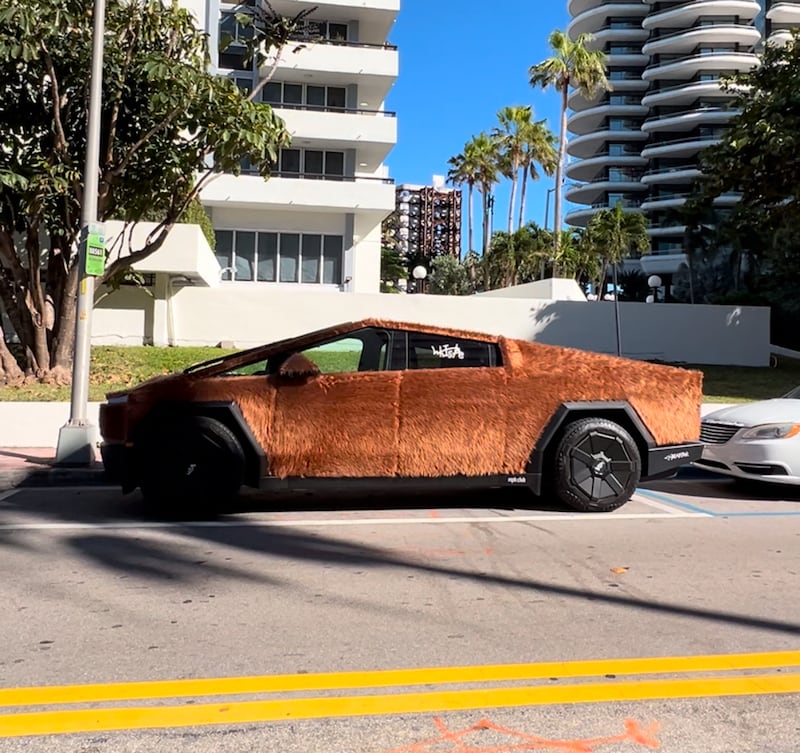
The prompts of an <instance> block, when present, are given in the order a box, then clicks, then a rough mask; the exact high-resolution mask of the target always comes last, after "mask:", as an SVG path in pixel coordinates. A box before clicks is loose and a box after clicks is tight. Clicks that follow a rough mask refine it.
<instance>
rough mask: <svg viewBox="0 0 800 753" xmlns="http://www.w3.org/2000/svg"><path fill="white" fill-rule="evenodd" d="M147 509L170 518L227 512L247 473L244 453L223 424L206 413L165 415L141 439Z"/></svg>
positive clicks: (154, 513)
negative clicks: (245, 471)
mask: <svg viewBox="0 0 800 753" xmlns="http://www.w3.org/2000/svg"><path fill="white" fill-rule="evenodd" d="M138 444H139V447H140V450H139V453H138V456H139V471H140V483H139V486H140V487H141V490H142V496H143V497H144V502H145V507H146V511H147V512H148V513H149V514H151V515H157V516H159V517H167V518H173V519H174V518H181V519H186V518H204V517H208V516H212V515H215V514H217V513H220V512H224V511H225V510H226V509H228V508H229V506H230V505H231V504H232V503H233V501H234V500H235V498H236V496H237V494H238V493H239V489H240V488H241V485H242V480H243V475H244V465H245V458H244V451H243V450H242V446H241V444H240V443H239V440H238V439H237V438H236V436H235V434H234V433H233V432H232V431H231V430H230V429H229V428H228V427H227V426H225V424H223V423H221V422H220V421H217V420H216V419H213V418H208V417H207V416H175V417H165V418H164V419H161V420H159V422H158V423H157V424H155V425H154V426H152V427H151V429H150V431H148V432H147V434H146V435H145V437H144V438H143V439H142V440H140V442H139V443H138Z"/></svg>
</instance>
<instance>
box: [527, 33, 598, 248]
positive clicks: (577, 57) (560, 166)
mask: <svg viewBox="0 0 800 753" xmlns="http://www.w3.org/2000/svg"><path fill="white" fill-rule="evenodd" d="M591 40H592V35H591V34H581V35H580V36H578V38H577V39H575V40H574V41H573V40H571V39H570V38H569V37H568V36H567V35H566V34H565V33H564V32H563V31H559V30H558V29H556V30H555V31H554V32H553V33H552V34H550V38H549V39H548V43H549V45H550V49H551V50H552V51H553V53H554V55H553V56H552V57H549V58H547V59H546V60H543V61H542V62H541V63H537V64H536V65H532V66H531V67H530V69H529V70H528V75H529V76H530V84H531V86H534V87H541V88H542V89H547V88H548V87H549V86H553V87H555V88H556V89H557V90H558V91H559V92H561V125H560V128H559V136H558V163H557V165H556V190H555V212H554V218H553V227H554V228H555V229H556V230H557V231H558V230H560V229H561V200H562V196H561V192H562V190H563V187H564V163H565V159H566V153H567V97H568V95H569V90H570V88H573V89H577V90H578V91H579V92H580V93H581V95H582V96H583V97H584V98H586V99H594V97H596V96H597V94H598V93H599V92H600V91H604V90H608V89H610V88H611V86H610V84H609V82H608V79H607V78H606V73H605V59H606V56H605V54H604V53H603V52H602V51H601V50H590V49H588V45H589V42H590V41H591ZM560 236H561V234H560V233H559V232H554V233H553V239H554V241H553V254H554V258H555V260H556V262H557V260H558V247H559V243H560Z"/></svg>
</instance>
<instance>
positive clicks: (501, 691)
mask: <svg viewBox="0 0 800 753" xmlns="http://www.w3.org/2000/svg"><path fill="white" fill-rule="evenodd" d="M790 667H800V651H780V652H771V653H755V654H728V655H710V656H675V657H653V658H638V659H602V660H595V661H575V662H548V663H543V664H501V665H494V666H474V667H440V668H428V669H393V670H379V671H371V672H337V673H320V674H309V675H267V676H261V677H225V678H217V679H200V680H158V681H154V682H131V683H112V684H98V685H63V686H53V687H29V688H0V707H2V708H3V709H11V713H0V737H20V736H28V735H53V734H65V733H80V732H99V731H110V730H123V729H142V728H163V727H191V726H200V725H209V724H244V723H256V722H272V721H281V720H290V719H315V718H321V717H347V716H374V715H384V714H410V713H428V712H445V711H457V710H466V709H487V708H498V707H511V706H536V705H556V704H568V703H569V704H572V703H591V702H611V701H640V700H658V699H669V698H701V697H708V696H736V695H765V694H777V693H798V692H800V673H782V672H778V671H777V670H782V669H786V668H790ZM741 670H749V671H753V670H762V671H763V670H776V671H774V672H772V673H769V674H744V675H735V676H731V675H730V673H731V672H735V671H741ZM687 673H690V674H697V673H706V674H710V673H727V674H725V675H723V676H713V677H693V678H682V679H672V678H670V679H664V678H662V679H641V680H618V679H616V678H618V677H620V676H623V677H624V676H628V675H658V674H665V675H681V674H687ZM596 677H604V678H606V679H605V681H603V682H577V683H567V684H565V683H562V682H560V681H561V680H565V679H573V680H574V679H578V678H596ZM552 678H554V679H557V680H558V681H559V682H558V684H556V683H555V682H552ZM531 680H548V681H549V682H548V684H538V685H523V686H519V685H516V686H510V687H509V686H498V687H480V688H466V689H460V690H435V691H427V690H420V689H419V688H420V687H421V686H427V685H453V686H462V685H472V684H482V685H486V684H490V683H495V684H497V683H512V682H516V683H519V682H526V681H531ZM379 688H383V689H389V688H390V689H394V690H395V692H393V693H384V694H372V693H370V694H358V695H344V696H343V695H335V694H336V693H339V694H341V693H342V692H347V691H358V690H362V691H363V690H376V689H379ZM412 688H414V689H415V690H414V691H413V692H408V691H407V690H400V689H412ZM313 691H327V692H329V693H331V695H328V696H323V697H303V698H298V697H295V696H288V697H281V698H266V699H258V700H241V699H240V700H226V701H224V702H221V701H215V702H213V703H204V704H190V703H186V704H184V705H171V706H153V705H150V706H136V707H132V706H126V705H120V706H116V707H114V706H111V707H104V708H98V709H87V708H66V709H65V708H48V709H47V710H35V711H24V712H21V711H15V710H14V708H12V707H27V708H38V709H40V708H41V707H42V706H46V707H63V706H70V705H71V706H75V705H77V704H97V703H112V702H114V703H120V704H122V703H129V702H131V701H144V700H146V701H155V700H160V699H167V698H170V699H179V698H184V699H195V698H209V697H216V698H221V697H226V699H227V698H230V697H232V696H242V695H247V696H251V697H252V696H260V695H267V694H288V693H293V694H297V693H309V692H313Z"/></svg>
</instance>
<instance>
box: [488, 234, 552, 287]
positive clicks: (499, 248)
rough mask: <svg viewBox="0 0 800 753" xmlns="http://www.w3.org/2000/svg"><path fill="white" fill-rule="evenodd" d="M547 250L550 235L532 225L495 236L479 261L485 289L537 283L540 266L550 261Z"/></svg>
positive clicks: (549, 243)
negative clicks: (481, 266) (486, 253)
mask: <svg viewBox="0 0 800 753" xmlns="http://www.w3.org/2000/svg"><path fill="white" fill-rule="evenodd" d="M551 248H552V239H551V235H550V233H549V232H547V231H546V230H542V229H541V228H540V227H538V226H537V225H536V223H533V222H531V223H529V224H527V225H524V226H523V227H521V228H520V229H519V230H517V231H516V232H514V233H512V234H509V233H506V232H504V231H498V232H496V233H495V234H494V235H493V236H492V243H491V245H490V247H489V253H488V255H487V256H486V258H485V259H484V260H483V264H484V266H485V277H487V278H488V281H489V283H488V289H490V290H491V289H495V288H504V287H509V286H511V285H521V284H523V283H526V282H533V281H534V280H538V279H541V277H542V274H541V270H542V267H543V263H544V262H545V261H546V260H547V259H548V258H549V257H550V254H551Z"/></svg>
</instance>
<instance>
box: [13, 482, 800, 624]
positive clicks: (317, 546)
mask: <svg viewBox="0 0 800 753" xmlns="http://www.w3.org/2000/svg"><path fill="white" fill-rule="evenodd" d="M512 491H515V492H517V493H519V490H509V492H512ZM64 495H69V496H70V497H71V499H65V498H64ZM514 497H515V495H514V494H511V493H509V494H506V493H505V492H503V493H499V494H497V493H494V492H493V493H491V496H487V493H485V492H484V493H480V494H474V495H464V494H457V495H454V494H449V495H441V496H439V495H437V496H436V497H435V498H434V496H433V495H425V496H424V497H421V498H419V499H416V500H415V502H414V505H415V506H417V507H426V508H427V507H431V506H434V505H433V503H434V502H435V506H436V507H437V508H439V509H442V508H447V507H452V508H459V509H462V508H465V507H470V505H472V506H474V507H480V508H482V509H485V508H487V507H488V508H490V509H502V508H507V509H511V508H512V507H517V508H518V505H517V504H515V503H516V502H518V498H517V499H516V500H514ZM255 499H257V497H256V498H255ZM347 499H348V505H347V510H348V511H349V510H354V509H355V510H357V509H383V510H386V509H396V508H397V509H399V508H403V509H408V508H409V506H410V505H409V500H408V498H407V497H396V498H395V497H392V496H387V495H383V496H382V497H381V498H380V501H379V500H378V499H376V498H375V497H368V496H365V498H364V499H363V500H362V502H363V507H359V506H358V504H355V505H353V500H352V497H351V496H348V497H347ZM448 500H449V504H448ZM512 500H514V502H512ZM292 501H293V504H292V506H291V507H288V500H286V499H283V500H281V499H279V500H278V502H279V504H278V507H281V508H284V509H291V510H295V511H300V510H302V511H306V510H309V511H311V510H324V509H336V510H339V511H341V501H337V500H336V499H332V498H330V497H327V496H326V497H315V498H313V501H312V502H311V504H305V503H304V504H298V500H297V499H296V498H295V499H293V500H292ZM401 502H402V503H401ZM271 507H272V506H271ZM136 509H137V500H136V498H134V497H131V498H130V500H129V501H125V502H123V501H122V498H121V497H120V495H119V494H116V493H113V492H109V491H107V490H84V491H82V492H77V491H71V492H70V491H69V490H63V494H59V493H58V492H56V491H55V490H51V491H49V492H46V493H42V492H40V493H39V494H36V493H35V492H33V491H29V490H26V491H23V492H20V493H19V494H16V495H13V496H12V497H10V498H9V499H7V500H5V501H4V502H3V503H2V505H0V510H4V511H6V512H7V513H12V514H15V516H18V515H22V516H23V518H24V520H26V521H30V520H31V518H34V519H38V521H40V522H41V523H43V524H45V526H46V525H47V524H48V523H49V524H54V523H58V527H57V530H58V531H59V533H60V534H62V535H63V536H64V539H63V543H64V544H66V545H67V546H69V547H70V548H72V549H73V550H75V551H76V552H79V553H80V554H81V555H83V556H84V557H86V558H87V559H88V560H91V561H93V562H95V563H97V564H99V565H101V566H104V567H106V568H109V569H111V570H114V571H117V572H119V571H124V572H128V573H132V574H136V575H138V576H140V577H142V578H147V579H170V580H177V581H192V580H194V579H195V578H198V577H203V578H205V577H207V576H208V572H209V571H208V569H207V568H209V567H212V568H213V572H216V573H217V574H218V575H221V576H228V577H239V578H243V579H247V580H251V581H253V582H254V585H255V584H258V585H260V586H266V587H278V586H285V584H286V582H287V581H288V579H289V578H288V575H287V577H283V576H282V573H283V572H286V573H289V574H290V573H291V565H292V563H296V562H302V563H311V564H318V565H322V566H324V567H336V566H347V567H353V566H355V567H359V568H364V569H366V568H382V569H386V568H392V569H395V570H397V572H398V577H400V576H401V575H402V576H405V577H408V576H409V574H410V573H411V574H413V573H415V572H417V573H419V572H422V573H427V574H431V575H436V576H444V577H447V578H458V579H463V580H466V581H471V582H473V583H478V584H481V585H485V586H487V587H492V586H500V587H502V588H504V589H513V590H518V591H520V592H525V593H528V594H531V593H533V594H538V595H542V596H556V597H560V598H565V599H569V600H571V601H572V602H573V603H574V604H575V606H576V608H586V607H589V608H590V607H591V605H592V604H599V603H604V604H609V605H613V606H619V607H623V608H625V609H628V610H633V611H639V612H643V613H661V614H671V615H679V616H684V617H691V618H693V619H697V620H702V621H704V622H708V623H712V624H713V623H725V624H728V625H738V626H742V627H749V628H755V629H759V630H765V631H771V632H778V633H788V634H791V635H800V624H797V623H794V622H788V621H783V620H779V619H770V618H767V617H757V616H753V615H747V614H741V613H737V612H726V611H718V610H713V609H703V608H700V607H694V606H687V605H684V604H680V603H673V602H667V601H654V600H648V599H644V598H639V597H636V596H633V595H630V594H625V593H619V592H618V593H607V592H603V591H595V590H591V589H588V588H580V587H573V586H569V585H563V584H556V583H550V582H547V581H544V580H540V579H537V578H534V577H510V576H507V575H502V574H498V573H493V572H487V571H486V570H485V569H477V568H471V567H468V566H451V565H448V564H446V563H443V562H442V561H441V560H435V559H432V558H430V557H425V556H424V555H423V554H422V553H420V552H417V553H414V552H403V551H399V550H397V549H389V548H384V547H380V546H373V545H370V544H366V543H363V542H361V541H359V542H355V541H352V540H348V539H346V538H344V536H340V537H335V536H331V535H328V534H327V533H326V532H325V531H326V529H324V528H318V529H315V530H311V529H307V530H304V529H303V528H301V527H300V526H299V525H296V526H292V524H291V522H290V521H286V520H285V519H284V520H283V521H282V524H281V525H280V526H279V525H275V523H274V522H273V523H272V524H271V523H270V521H269V520H264V519H263V518H262V519H259V520H258V521H253V520H252V519H250V520H248V519H247V518H246V516H240V517H238V518H230V519H224V518H223V519H220V520H217V521H197V522H186V523H155V522H147V521H137V520H136V518H135V514H136ZM262 509H263V508H262ZM4 517H5V516H4ZM70 522H71V523H73V524H74V526H75V528H74V529H71V528H67V529H66V530H64V529H63V525H64V524H67V525H68V524H69V523H70ZM103 523H106V524H107V525H108V527H109V528H111V529H125V528H129V529H133V530H132V531H131V532H130V533H126V532H125V531H124V530H122V531H121V530H110V531H107V532H102V531H100V532H98V530H97V526H98V524H100V525H102V524H103ZM148 525H150V526H151V527H153V528H159V529H160V530H159V531H158V535H152V536H146V535H144V533H143V530H142V529H146V528H147V527H148ZM43 527H44V526H43ZM530 531H531V536H532V537H535V536H537V535H540V534H541V532H540V531H539V530H537V529H536V528H533V527H531V528H530ZM17 533H19V532H17ZM546 533H548V535H549V532H546ZM14 534H15V532H14V530H13V528H8V529H6V530H5V531H2V535H0V546H4V545H5V544H6V541H7V539H8V538H9V537H13V536H14ZM176 537H179V538H176ZM197 544H200V545H203V546H211V545H216V546H225V547H230V548H232V549H238V550H241V551H244V552H250V553H258V554H259V555H262V556H268V557H271V558H274V559H275V560H276V563H275V567H273V568H271V569H270V573H271V574H270V577H263V576H260V575H258V576H257V575H255V574H253V573H251V572H249V571H247V570H243V569H241V568H238V569H233V565H231V569H229V568H228V567H227V566H219V565H211V564H210V563H209V562H208V561H206V560H198V559H197V547H196V545H197ZM533 545H535V542H532V546H533ZM211 553H212V552H208V554H211ZM580 614H586V612H580Z"/></svg>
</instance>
